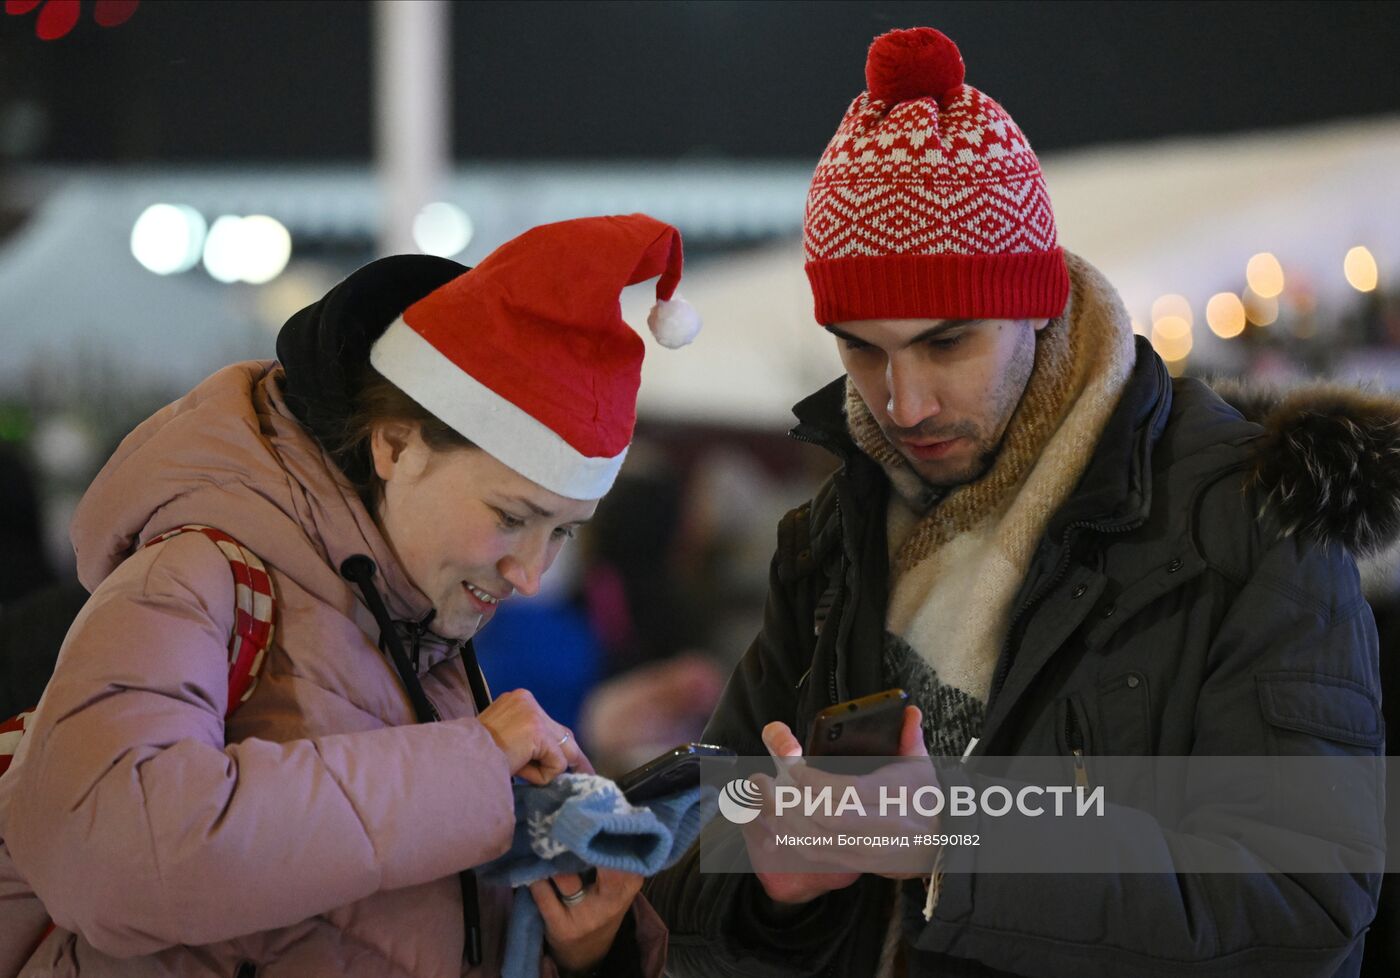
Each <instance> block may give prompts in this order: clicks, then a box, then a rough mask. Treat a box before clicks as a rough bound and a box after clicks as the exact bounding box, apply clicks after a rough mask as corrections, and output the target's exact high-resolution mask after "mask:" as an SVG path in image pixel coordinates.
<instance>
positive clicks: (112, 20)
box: [5, 0, 141, 41]
mask: <svg viewBox="0 0 1400 978" xmlns="http://www.w3.org/2000/svg"><path fill="white" fill-rule="evenodd" d="M140 5H141V0H97V2H96V3H95V4H94V5H93V20H95V21H97V25H98V26H99V27H116V26H117V25H118V24H124V23H126V22H127V21H128V20H130V19H131V15H132V14H134V13H136V8H137V7H139V6H140ZM36 7H42V8H43V9H41V10H40V11H39V16H38V18H37V19H36V20H35V21H34V34H35V36H37V37H38V38H39V40H41V41H56V40H58V39H59V38H60V37H64V36H66V35H67V34H68V33H69V32H70V31H72V30H73V28H74V27H76V26H77V24H78V15H79V14H80V13H81V12H82V4H81V3H80V2H79V0H5V13H7V14H11V15H14V16H21V15H23V14H27V13H29V12H30V11H31V10H33V9H35V8H36Z"/></svg>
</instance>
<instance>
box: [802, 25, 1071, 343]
mask: <svg viewBox="0 0 1400 978" xmlns="http://www.w3.org/2000/svg"><path fill="white" fill-rule="evenodd" d="M865 78H866V84H867V85H868V86H869V90H868V91H866V92H863V93H861V94H860V95H859V96H857V97H856V100H855V101H854V102H852V103H851V107H850V108H849V109H847V110H846V116H845V118H844V119H842V120H841V127H840V128H839V129H837V130H836V135H835V136H834V137H832V140H831V142H830V144H829V145H828V146H827V148H826V152H825V153H823V154H822V158H821V161H820V162H819V163H818V164H817V170H816V173H815V174H814V175H813V177H812V185H811V188H810V189H809V191H808V193H807V215H806V221H805V225H804V244H805V248H806V256H807V264H806V268H807V277H808V279H809V280H810V281H811V284H812V294H813V297H814V298H815V300H816V317H817V321H818V322H820V323H823V324H826V323H838V322H846V321H852V320H860V319H975V318H977V319H1019V318H1039V317H1042V316H1043V317H1053V316H1058V315H1059V314H1060V313H1061V312H1062V311H1063V310H1064V307H1065V302H1066V300H1067V299H1068V297H1069V273H1068V271H1067V270H1066V268H1065V260H1064V254H1063V252H1062V251H1061V249H1060V248H1059V246H1058V245H1057V244H1056V239H1055V216H1054V214H1053V213H1052V212H1051V209H1050V197H1049V194H1048V193H1047V192H1046V189H1045V179H1044V177H1043V176H1042V174H1041V172H1040V162H1039V161H1038V160H1037V159H1036V157H1035V153H1033V152H1032V151H1031V146H1030V143H1028V142H1027V141H1026V137H1025V136H1024V135H1023V134H1022V133H1021V130H1020V129H1019V128H1018V127H1017V126H1016V123H1015V122H1013V121H1012V120H1011V116H1009V115H1007V113H1006V110H1005V109H1003V108H1002V107H1001V106H1000V105H998V104H997V103H996V102H994V101H992V100H991V99H990V98H988V97H987V96H986V95H984V94H982V93H981V92H979V91H978V90H977V89H975V88H973V87H972V86H971V85H965V84H963V61H962V55H960V54H959V53H958V49H957V46H956V45H955V44H954V43H953V42H952V41H951V40H949V39H948V38H947V37H945V36H944V35H943V34H941V33H939V32H938V31H936V30H933V29H932V28H930V27H916V28H914V29H912V30H901V31H891V32H890V33H888V34H883V35H881V36H880V37H877V38H876V39H875V41H874V43H872V44H871V45H870V53H869V56H868V57H867V59H866V63H865Z"/></svg>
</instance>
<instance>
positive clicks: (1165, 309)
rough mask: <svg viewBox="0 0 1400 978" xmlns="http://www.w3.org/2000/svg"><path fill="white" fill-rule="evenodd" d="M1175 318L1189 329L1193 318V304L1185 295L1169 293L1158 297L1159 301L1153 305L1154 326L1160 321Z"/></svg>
mask: <svg viewBox="0 0 1400 978" xmlns="http://www.w3.org/2000/svg"><path fill="white" fill-rule="evenodd" d="M1169 316H1174V317H1176V318H1177V319H1180V320H1183V321H1184V322H1185V323H1186V325H1187V327H1188V328H1189V327H1190V325H1191V323H1192V321H1193V318H1192V315H1191V303H1190V302H1189V301H1188V300H1187V298H1186V296H1184V295H1177V294H1175V293H1168V294H1167V295H1163V296H1158V297H1157V301H1155V302H1153V303H1152V324H1153V325H1154V326H1155V325H1156V324H1157V323H1158V322H1159V321H1160V320H1162V319H1166V318H1167V317H1169Z"/></svg>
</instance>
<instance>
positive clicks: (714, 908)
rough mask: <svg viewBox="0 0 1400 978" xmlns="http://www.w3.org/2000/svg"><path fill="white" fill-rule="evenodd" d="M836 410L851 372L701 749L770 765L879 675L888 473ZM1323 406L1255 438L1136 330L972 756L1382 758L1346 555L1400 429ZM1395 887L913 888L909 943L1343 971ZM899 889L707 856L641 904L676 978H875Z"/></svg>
mask: <svg viewBox="0 0 1400 978" xmlns="http://www.w3.org/2000/svg"><path fill="white" fill-rule="evenodd" d="M843 392H844V379H843V380H840V381H837V382H836V383H834V384H832V385H830V386H828V387H827V388H824V389H823V390H822V391H820V392H818V393H817V394H815V395H813V396H812V397H811V398H808V399H807V400H806V401H804V402H802V403H801V404H799V405H798V406H797V408H796V409H795V412H796V414H797V416H798V419H799V421H800V423H799V424H798V426H797V427H796V428H795V429H794V430H793V435H794V436H795V437H797V438H800V439H802V440H805V441H810V442H813V443H815V444H818V445H822V446H823V447H826V448H828V449H830V450H831V451H832V452H834V453H835V454H836V455H837V456H838V457H839V458H840V459H841V461H842V463H843V464H842V467H841V469H840V470H839V471H838V472H837V473H836V474H834V475H833V476H832V477H831V478H830V479H829V480H828V481H827V482H826V483H825V484H824V485H823V486H822V488H821V489H820V491H819V492H818V493H817V495H816V496H815V497H814V498H813V500H812V501H811V502H810V503H808V504H806V505H803V506H802V507H799V508H798V509H797V510H794V511H793V512H792V513H789V514H788V516H787V517H785V518H784V520H783V522H782V524H781V526H780V527H779V533H778V550H777V553H776V555H775V556H774V559H773V565H772V576H771V589H770V594H769V600H768V606H767V611H766V616H765V623H764V627H763V631H762V633H761V634H760V635H759V636H758V638H757V639H756V640H755V642H754V644H753V646H752V647H751V648H750V649H749V651H748V653H747V655H746V656H745V657H744V659H743V661H742V663H741V664H740V665H739V667H738V669H737V670H736V671H735V673H734V675H733V677H732V678H731V679H730V682H729V685H728V687H727V689H726V691H725V693H724V696H723V699H722V700H721V702H720V705H719V707H718V708H717V710H716V711H715V714H714V716H713V718H712V719H711V722H710V724H709V726H708V728H707V729H706V731H705V734H704V739H705V740H706V741H707V742H710V743H716V744H724V745H727V746H729V747H731V748H733V749H735V750H736V751H737V752H739V753H740V754H741V755H754V756H762V755H764V754H765V753H766V752H765V749H764V747H763V745H762V742H761V741H760V739H759V734H760V731H761V730H762V728H763V726H764V724H766V723H767V722H769V721H771V720H783V721H785V722H786V723H787V724H788V725H789V726H790V727H791V728H792V729H793V730H794V731H796V732H797V733H798V735H799V737H800V736H801V735H802V732H803V731H805V730H806V729H807V728H808V726H809V724H810V723H811V720H812V717H813V715H814V714H815V713H816V712H817V711H818V710H820V709H822V708H823V707H825V706H828V705H830V704H832V703H835V702H839V701H841V700H844V699H848V698H851V697H856V696H862V695H865V694H868V693H872V692H876V691H878V690H880V689H882V688H884V685H885V684H884V682H883V680H882V675H881V663H880V659H881V656H880V649H881V648H882V641H883V634H884V623H885V605H886V600H887V593H888V591H887V588H888V583H887V575H888V552H887V547H886V540H885V501H886V494H887V492H888V481H887V479H886V478H885V476H884V474H883V472H882V471H881V470H880V469H879V468H878V467H877V466H876V465H875V464H874V463H873V462H871V461H870V460H869V459H868V458H867V457H866V456H865V455H863V454H862V453H860V452H859V451H858V450H857V449H856V448H855V446H854V444H853V443H852V441H851V440H850V437H849V436H848V434H847V432H846V429H845V423H844V418H843V415H842V396H843ZM1320 409H1321V415H1319V416H1318V417H1313V416H1312V415H1311V414H1309V413H1308V408H1307V407H1306V405H1305V406H1304V407H1303V408H1302V409H1301V413H1299V411H1297V410H1295V412H1294V415H1292V416H1290V418H1289V419H1288V420H1287V424H1288V425H1290V426H1291V427H1289V428H1288V429H1287V430H1282V431H1279V430H1270V429H1266V428H1263V427H1261V426H1260V425H1258V424H1254V423H1252V422H1249V421H1246V420H1244V418H1243V417H1242V416H1241V415H1240V414H1239V413H1238V412H1237V411H1236V410H1235V409H1234V408H1232V407H1230V406H1229V405H1228V404H1226V403H1225V402H1224V401H1223V400H1222V399H1221V398H1220V397H1218V396H1217V395H1216V394H1215V393H1213V392H1212V391H1211V390H1210V388H1208V387H1206V386H1205V385H1204V384H1202V383H1200V382H1198V381H1195V380H1176V381H1173V380H1172V379H1171V378H1170V376H1169V375H1168V373H1167V370H1166V368H1165V366H1164V365H1163V363H1162V362H1161V360H1160V359H1159V358H1158V357H1157V355H1156V354H1155V353H1154V352H1153V351H1152V349H1151V347H1150V346H1149V345H1148V344H1147V343H1146V342H1145V341H1143V340H1141V339H1139V340H1138V350H1137V362H1136V366H1135V368H1134V370H1133V374H1132V376H1131V378H1130V380H1129V382H1128V386H1127V388H1126V390H1125V393H1124V395H1123V397H1122V399H1121V401H1120V403H1119V404H1118V406H1117V408H1116V409H1115V411H1114V413H1113V415H1112V416H1111V418H1110V420H1109V422H1108V424H1107V426H1106V428H1105V430H1104V432H1103V435H1102V437H1101V438H1100V440H1099V443H1098V445H1097V447H1096V449H1095V451H1094V454H1093V456H1092V458H1091V460H1090V463H1089V466H1088V468H1087V470H1086V472H1085V474H1084V476H1083V478H1082V480H1081V482H1080V484H1079V485H1078V487H1077V488H1076V489H1075V491H1074V492H1073V494H1072V495H1071V497H1070V498H1069V500H1068V501H1067V502H1066V503H1065V505H1064V506H1063V507H1062V508H1061V509H1060V510H1059V512H1057V513H1056V514H1055V515H1054V516H1053V517H1052V519H1051V520H1050V523H1049V526H1048V528H1047V531H1046V533H1045V536H1044V538H1043V540H1042V541H1041V543H1040V545H1039V548H1038V549H1037V551H1036V552H1035V555H1034V557H1033V559H1032V562H1031V565H1030V568H1029V570H1028V573H1027V575H1026V578H1025V580H1024V582H1023V584H1022V587H1021V590H1020V593H1019V595H1018V596H1017V598H1016V600H1015V602H1014V603H1013V606H1012V607H1013V609H1014V611H1013V617H1012V620H1011V625H1010V629H1009V632H1008V636H1007V640H1006V644H1005V646H1004V648H1003V650H1002V655H1001V660H1000V662H999V664H998V666H997V669H996V672H995V676H994V679H993V682H992V686H991V693H990V697H989V702H988V706H987V713H986V721H985V724H984V727H983V733H982V736H981V739H980V742H979V744H978V745H977V748H976V753H977V754H986V755H1012V754H1017V755H1065V754H1068V753H1069V752H1070V751H1071V750H1072V749H1076V748H1077V749H1081V750H1083V751H1084V752H1085V753H1087V754H1089V755H1093V754H1102V755H1109V754H1133V755H1146V754H1152V755H1177V756H1186V755H1270V754H1356V755H1375V754H1379V753H1380V752H1381V750H1382V745H1383V740H1384V725H1383V721H1382V719H1381V711H1380V694H1379V689H1380V683H1379V677H1378V669H1377V653H1376V635H1375V628H1374V624H1373V620H1372V616H1371V611H1370V609H1369V607H1368V606H1367V604H1366V602H1365V600H1364V598H1363V597H1362V594H1361V589H1360V584H1359V580H1358V574H1357V570H1356V566H1355V564H1354V562H1353V560H1352V557H1351V556H1350V555H1349V554H1348V552H1347V549H1346V547H1347V546H1358V545H1363V544H1371V543H1374V542H1375V538H1376V537H1377V536H1378V535H1385V534H1389V533H1392V532H1393V531H1394V523H1395V514H1394V512H1393V510H1394V508H1395V505H1394V502H1393V501H1391V502H1388V503H1386V504H1385V505H1370V504H1368V503H1367V501H1366V500H1365V499H1363V498H1360V497H1359V496H1358V495H1357V491H1358V490H1360V491H1361V492H1363V493H1364V491H1365V490H1366V489H1367V486H1366V481H1367V479H1368V477H1374V476H1375V475H1376V466H1377V465H1386V466H1389V467H1390V469H1393V468H1394V463H1393V462H1392V461H1390V459H1391V458H1393V457H1394V456H1387V457H1385V458H1382V455H1381V454H1378V453H1377V445H1380V444H1381V443H1384V447H1386V448H1393V445H1392V444H1391V443H1392V442H1394V441H1395V440H1396V434H1395V431H1394V426H1393V425H1391V426H1390V428H1389V429H1387V430H1385V431H1373V430H1369V429H1367V428H1366V427H1365V426H1364V424H1363V425H1360V426H1358V425H1356V424H1354V423H1351V422H1350V420H1349V419H1348V417H1347V415H1346V408H1345V405H1343V406H1342V407H1341V408H1337V406H1336V405H1333V404H1322V405H1320ZM1341 442H1345V444H1342V443H1341ZM1392 475H1393V473H1392ZM1389 481H1390V482H1392V483H1393V482H1394V479H1393V478H1390V480H1389ZM1379 491H1393V486H1389V485H1387V486H1385V487H1383V488H1381V489H1380V490H1379ZM1368 505H1370V508H1369V509H1367V508H1366V507H1367V506H1368ZM1373 518H1379V519H1380V522H1379V523H1374V522H1372V523H1368V522H1367V520H1368V519H1373ZM1323 536H1326V537H1328V538H1327V539H1321V538H1320V537H1323ZM1376 820H1377V822H1378V820H1379V815H1378V814H1377V816H1376ZM1151 824H1152V825H1153V826H1155V824H1156V823H1151ZM1375 828H1376V831H1377V833H1379V831H1380V830H1379V826H1378V825H1377V826H1375ZM1157 831H1159V832H1160V829H1158V830H1157ZM709 838H711V839H714V838H717V836H710V837H709ZM1142 842H1143V840H1142V839H1141V838H1140V837H1139V838H1135V839H1111V838H1110V839H1105V845H1114V844H1121V845H1134V844H1141V843H1142ZM719 844H724V843H719ZM730 844H733V843H732V841H731V843H730ZM1379 884H1380V878H1379V876H1378V875H1340V874H1338V875H1329V876H1322V875H1314V876H1292V877H1289V876H1281V875H1264V874H1258V875H1248V876H1245V875H1236V876H1226V875H1191V874H1178V875H1175V876H1167V875H1146V874H1125V875H1119V876H1109V877H1105V876H1087V875H1083V876H1082V875H1058V876H1052V875H1015V876H1013V875H990V874H984V875H980V876H979V875H977V874H975V873H958V872H950V873H949V874H948V875H947V876H946V877H945V879H944V884H943V890H942V893H941V896H940V899H939V902H938V906H937V909H936V911H935V913H934V916H933V918H932V920H931V921H929V922H927V923H926V922H925V921H924V920H923V918H922V915H921V914H920V912H919V911H920V909H921V908H922V906H923V903H924V891H923V888H922V886H921V885H920V884H919V883H918V882H912V883H905V884H902V885H903V886H904V887H905V890H906V892H905V899H904V901H903V906H904V913H903V926H904V939H905V942H906V945H907V946H908V953H909V970H910V973H911V974H914V975H995V974H1003V973H1010V974H1018V975H1030V976H1057V978H1122V976H1124V975H1158V974H1160V975H1185V974H1190V975H1201V974H1227V973H1228V974H1231V975H1235V974H1268V975H1269V976H1270V978H1290V976H1299V978H1302V976H1330V975H1334V974H1353V973H1354V972H1355V970H1356V967H1357V965H1358V964H1359V960H1360V951H1361V937H1362V935H1363V934H1364V931H1365V928H1366V927H1367V925H1368V924H1369V923H1370V921H1371V919H1372V917H1373V916H1374V914H1375V908H1376V894H1377V890H1378V888H1379ZM895 886H896V884H894V883H891V882H890V881H888V880H885V879H883V878H880V877H876V876H870V875H867V876H863V877H861V879H860V880H859V881H858V882H857V883H856V884H855V885H853V886H851V887H848V888H846V889H844V890H840V891H836V892H833V893H830V894H827V895H826V896H825V897H823V898H821V899H819V900H816V901H813V902H812V903H811V904H809V905H808V906H807V907H806V908H804V909H803V910H802V911H801V912H799V913H798V914H797V915H796V916H793V917H786V918H779V917H776V916H774V914H773V907H772V905H771V904H770V903H769V902H768V901H767V899H766V897H765V896H763V894H762V891H761V887H760V886H759V885H758V883H757V880H756V879H755V878H754V877H752V876H746V875H720V874H701V873H700V872H699V870H698V866H697V854H696V852H695V850H692V852H691V853H690V854H688V856H687V858H686V859H684V860H682V862H681V863H679V864H678V865H677V866H675V867H673V868H672V869H671V870H669V871H667V872H666V873H664V874H662V875H660V876H658V877H657V878H655V879H653V880H651V881H650V882H649V883H648V886H647V894H648V896H649V897H650V899H651V901H652V903H653V904H654V905H655V906H656V908H657V910H658V911H659V912H660V913H661V915H662V917H663V918H664V919H665V920H666V921H667V923H668V925H669V927H670V930H671V938H670V965H669V968H670V973H671V974H673V975H677V976H681V978H690V976H695V978H699V976H722V975H765V976H766V975H771V976H793V975H837V976H861V975H871V974H874V972H875V969H876V962H877V959H878V957H879V951H880V945H881V942H882V939H883V937H884V935H885V933H886V929H887V928H886V925H887V922H888V920H889V917H890V913H891V907H892V905H893V897H894V891H895Z"/></svg>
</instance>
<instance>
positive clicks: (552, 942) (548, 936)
mask: <svg viewBox="0 0 1400 978" xmlns="http://www.w3.org/2000/svg"><path fill="white" fill-rule="evenodd" d="M551 882H552V884H553V885H551ZM641 888H642V877H641V876H639V875H638V874H636V873H624V872H622V871H620V870H616V869H602V868H600V869H599V870H598V880H597V882H595V883H591V884H589V885H588V886H587V887H585V886H584V884H583V880H582V879H580V878H579V877H578V876H576V875H574V874H573V873H560V874H559V875H558V876H552V877H550V879H547V880H537V881H536V882H534V883H531V884H530V892H531V894H533V895H534V897H535V905H536V906H538V907H539V908H540V916H541V917H543V918H544V934H545V940H546V941H548V942H549V954H550V957H552V958H553V959H554V963H555V964H557V965H558V966H559V970H560V971H588V970H589V969H590V968H594V967H596V966H597V965H598V963H599V962H600V961H602V960H603V958H604V957H605V956H606V955H607V953H608V950H609V949H610V948H611V947H612V944H613V941H614V940H615V939H616V938H617V929H618V928H619V927H621V926H622V918H623V917H625V916H626V915H627V911H628V910H629V909H631V907H632V901H633V900H634V899H636V896H637V893H638V891H639V890H641ZM579 893H581V894H583V898H582V899H580V900H578V901H577V902H575V903H573V904H566V903H564V902H563V901H562V900H561V899H560V895H561V894H562V895H564V896H570V895H572V894H579Z"/></svg>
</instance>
